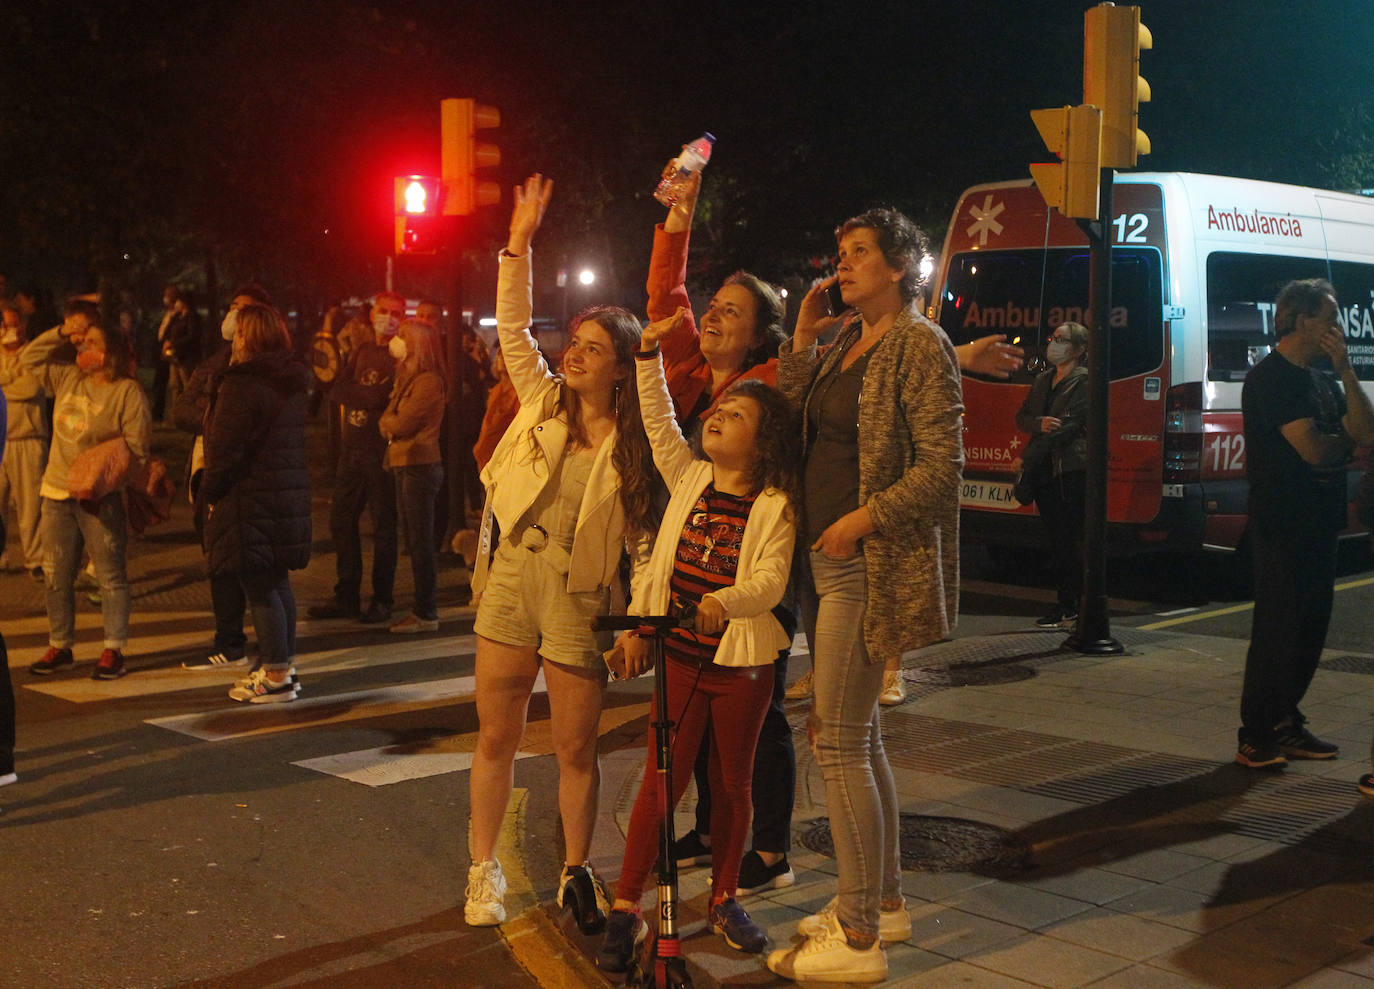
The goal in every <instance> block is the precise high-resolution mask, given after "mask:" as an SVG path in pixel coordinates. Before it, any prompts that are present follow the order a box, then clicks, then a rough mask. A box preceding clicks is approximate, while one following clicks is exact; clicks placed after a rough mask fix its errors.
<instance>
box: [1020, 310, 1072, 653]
mask: <svg viewBox="0 0 1374 989" xmlns="http://www.w3.org/2000/svg"><path fill="white" fill-rule="evenodd" d="M1087 352H1088V328H1087V327H1086V326H1084V325H1083V324H1081V323H1064V324H1062V325H1060V326H1057V327H1055V330H1054V333H1053V334H1052V335H1051V336H1050V342H1049V344H1048V345H1047V346H1046V347H1045V359H1046V360H1047V361H1049V364H1050V367H1049V369H1048V370H1046V371H1043V372H1041V373H1040V375H1039V376H1038V377H1037V378H1036V379H1035V382H1034V383H1033V384H1032V385H1031V390H1030V392H1029V394H1027V395H1026V400H1025V401H1024V402H1022V403H1021V408H1020V409H1019V410H1018V411H1017V413H1016V428H1017V429H1019V430H1021V432H1023V433H1029V434H1030V442H1029V443H1027V444H1026V449H1025V452H1024V453H1023V454H1022V455H1021V462H1022V470H1023V472H1024V476H1025V477H1026V478H1027V479H1028V480H1029V481H1030V483H1031V485H1032V489H1033V490H1034V492H1035V506H1036V508H1037V509H1038V510H1039V512H1040V517H1041V518H1042V519H1044V520H1045V528H1046V530H1047V531H1048V532H1049V537H1050V551H1051V553H1053V555H1054V582H1055V589H1056V593H1057V595H1058V602H1057V604H1056V606H1055V609H1054V610H1053V611H1051V612H1049V613H1048V614H1046V615H1043V616H1042V617H1040V618H1037V619H1036V620H1035V624H1036V625H1038V626H1040V627H1041V628H1058V627H1060V626H1061V625H1065V624H1069V625H1072V623H1074V622H1075V621H1077V620H1078V599H1079V597H1081V596H1082V593H1083V496H1084V484H1085V478H1086V477H1087V469H1088V438H1087V433H1086V427H1087V419H1088V369H1087V368H1086V367H1084V364H1083V362H1084V358H1085V357H1086V356H1087Z"/></svg>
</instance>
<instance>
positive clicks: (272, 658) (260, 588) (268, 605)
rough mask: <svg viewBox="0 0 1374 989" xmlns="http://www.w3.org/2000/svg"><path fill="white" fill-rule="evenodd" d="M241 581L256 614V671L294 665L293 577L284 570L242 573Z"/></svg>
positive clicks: (294, 601)
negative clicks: (261, 668)
mask: <svg viewBox="0 0 1374 989" xmlns="http://www.w3.org/2000/svg"><path fill="white" fill-rule="evenodd" d="M238 579H239V582H240V583H241V584H242V585H243V593H244V596H245V597H247V598H248V607H249V608H250V609H251V610H252V612H253V631H254V632H255V633H256V634H257V639H258V661H257V662H256V663H255V664H254V668H255V669H256V668H257V667H259V666H271V667H275V668H278V669H281V668H283V667H286V666H289V665H291V660H292V658H293V657H295V655H296V596H295V594H293V593H292V591H291V579H290V576H289V575H288V574H287V572H286V571H285V570H257V571H252V572H250V573H241V574H239V575H238Z"/></svg>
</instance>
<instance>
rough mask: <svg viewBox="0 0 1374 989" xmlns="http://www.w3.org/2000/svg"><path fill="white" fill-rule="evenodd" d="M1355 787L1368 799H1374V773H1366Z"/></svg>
mask: <svg viewBox="0 0 1374 989" xmlns="http://www.w3.org/2000/svg"><path fill="white" fill-rule="evenodd" d="M1355 785H1356V786H1358V787H1359V788H1360V792H1361V793H1363V794H1364V795H1365V796H1366V797H1374V773H1365V774H1364V775H1363V776H1361V777H1360V781H1359V782H1358V783H1356V784H1355Z"/></svg>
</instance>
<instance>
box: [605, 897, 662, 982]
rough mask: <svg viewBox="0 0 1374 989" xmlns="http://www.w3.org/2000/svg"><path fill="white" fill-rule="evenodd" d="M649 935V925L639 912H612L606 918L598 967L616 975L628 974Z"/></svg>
mask: <svg viewBox="0 0 1374 989" xmlns="http://www.w3.org/2000/svg"><path fill="white" fill-rule="evenodd" d="M648 933H649V925H648V924H646V923H644V918H643V917H641V916H640V915H639V911H638V910H635V911H630V910H612V911H611V912H610V914H609V915H608V916H607V917H606V936H605V937H603V938H602V939H601V947H600V948H598V949H597V952H596V967H597V968H599V969H601V971H603V972H612V973H615V974H620V973H623V972H628V971H629V970H630V966H631V965H633V964H634V960H635V952H637V951H638V950H639V946H640V945H641V944H643V943H644V938H645V937H646V936H647V935H648Z"/></svg>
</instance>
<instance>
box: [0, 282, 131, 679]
mask: <svg viewBox="0 0 1374 989" xmlns="http://www.w3.org/2000/svg"><path fill="white" fill-rule="evenodd" d="M68 344H71V345H74V346H75V347H76V363H75V364H74V365H73V364H67V363H63V362H62V361H61V358H62V355H63V353H64V351H65V350H66V347H67V345H68ZM19 361H20V364H21V365H22V366H23V367H24V368H25V369H26V370H28V371H30V372H31V373H32V374H33V375H34V376H35V377H37V378H38V380H39V382H40V383H41V384H42V385H43V387H44V388H46V389H47V390H48V391H50V392H52V393H53V394H54V395H56V396H57V398H56V403H55V405H54V411H53V437H52V447H51V449H50V450H49V453H48V466H47V468H46V469H45V470H44V472H43V481H42V484H41V486H40V488H39V493H40V495H41V497H42V508H41V509H40V521H39V530H40V532H41V534H42V541H43V575H44V581H45V584H46V587H47V602H46V603H47V611H48V650H47V651H46V652H45V653H44V654H43V656H42V658H41V659H39V660H38V661H37V662H36V663H34V664H33V665H32V666H30V667H29V672H30V673H33V674H35V675H37V676H44V675H47V674H51V673H54V672H56V671H57V670H59V669H61V668H62V667H64V666H70V665H72V663H73V662H74V657H73V655H72V646H73V644H74V643H75V642H76V601H75V584H76V575H77V571H78V570H79V568H80V566H81V552H82V548H83V546H84V547H85V549H86V550H88V551H89V552H90V554H91V559H92V560H93V561H94V562H95V571H96V580H97V581H98V582H99V584H100V611H101V618H102V621H103V624H104V630H105V644H104V650H103V651H102V652H101V654H100V659H99V661H98V662H97V663H96V666H95V671H94V672H93V673H92V674H91V675H92V678H93V679H96V680H114V679H118V678H119V677H121V676H123V675H124V673H125V668H124V647H125V645H126V644H127V643H128V640H129V579H128V572H127V566H126V550H127V547H128V541H129V526H128V519H127V516H126V514H125V509H124V497H123V486H124V483H125V482H126V481H127V478H128V477H129V476H132V475H134V474H136V473H137V472H138V471H139V469H140V468H141V467H142V466H143V464H144V463H145V462H146V461H147V459H148V455H149V445H148V443H149V441H148V437H149V433H150V431H151V428H152V422H151V419H152V417H151V413H150V412H149V409H148V400H147V398H146V397H145V396H144V394H143V388H142V387H141V386H140V385H139V383H138V381H137V380H136V379H135V378H134V377H133V371H134V363H133V352H132V351H131V349H130V347H129V341H128V340H127V338H125V336H124V334H123V333H122V332H120V330H119V326H118V324H117V323H111V324H110V325H108V326H107V325H103V324H102V323H101V320H100V313H99V310H97V309H96V307H95V306H94V305H93V304H91V303H89V302H73V303H71V304H70V305H69V306H68V307H67V316H66V319H65V320H64V321H63V323H62V325H61V326H57V327H54V328H53V329H51V330H49V331H48V332H46V333H44V334H42V335H40V336H39V337H38V338H37V339H35V340H33V341H32V342H31V343H29V344H28V345H27V346H26V347H25V348H24V349H23V351H21V353H20V357H19ZM117 438H123V440H124V442H125V443H126V444H127V445H128V448H129V454H130V465H129V470H128V471H127V472H126V473H125V480H124V481H121V482H120V483H119V484H118V485H117V486H116V488H115V490H113V491H109V492H107V493H105V494H103V495H101V496H100V497H98V498H96V499H95V500H93V501H86V502H78V501H77V500H76V496H75V495H74V494H73V493H72V491H71V490H70V489H69V486H68V471H69V470H70V468H71V466H72V463H73V461H74V460H76V458H77V456H78V454H80V453H82V452H83V451H86V450H89V449H91V448H93V447H96V446H99V445H100V444H102V443H105V442H106V441H108V440H113V439H117Z"/></svg>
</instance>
